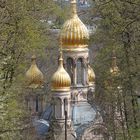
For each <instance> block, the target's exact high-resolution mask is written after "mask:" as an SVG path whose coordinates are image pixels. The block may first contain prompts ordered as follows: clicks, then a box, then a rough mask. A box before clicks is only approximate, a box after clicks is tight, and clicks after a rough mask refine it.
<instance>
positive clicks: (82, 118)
mask: <svg viewBox="0 0 140 140" xmlns="http://www.w3.org/2000/svg"><path fill="white" fill-rule="evenodd" d="M95 116H96V110H95V109H94V108H93V107H92V106H91V105H90V104H89V103H88V102H87V101H81V102H78V103H77V104H75V105H74V106H73V111H72V121H73V125H74V129H75V130H76V129H78V128H79V127H80V126H82V125H86V124H88V123H89V122H93V121H94V119H95Z"/></svg>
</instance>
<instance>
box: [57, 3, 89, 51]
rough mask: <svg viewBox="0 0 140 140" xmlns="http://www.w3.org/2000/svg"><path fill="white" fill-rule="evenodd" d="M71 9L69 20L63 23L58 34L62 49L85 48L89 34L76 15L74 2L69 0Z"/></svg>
mask: <svg viewBox="0 0 140 140" xmlns="http://www.w3.org/2000/svg"><path fill="white" fill-rule="evenodd" d="M71 7H72V15H71V18H70V19H69V20H67V21H66V22H65V23H64V25H63V27H62V30H61V34H60V39H61V41H62V48H63V49H69V50H71V49H72V50H73V49H79V48H86V47H87V41H88V39H89V33H88V29H87V27H86V26H85V25H84V24H83V23H82V21H81V20H80V19H79V17H78V15H77V10H76V0H71Z"/></svg>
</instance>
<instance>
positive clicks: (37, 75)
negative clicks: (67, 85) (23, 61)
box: [25, 55, 44, 88]
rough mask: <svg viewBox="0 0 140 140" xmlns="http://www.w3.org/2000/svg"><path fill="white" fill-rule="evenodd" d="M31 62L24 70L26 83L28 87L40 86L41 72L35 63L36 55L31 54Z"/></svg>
mask: <svg viewBox="0 0 140 140" xmlns="http://www.w3.org/2000/svg"><path fill="white" fill-rule="evenodd" d="M31 59H32V64H31V66H30V68H29V70H28V71H27V72H26V75H25V76H26V85H27V87H29V88H41V87H42V86H43V83H44V78H43V73H42V72H41V71H40V70H39V69H38V67H37V65H36V56H35V55H33V56H32V58H31Z"/></svg>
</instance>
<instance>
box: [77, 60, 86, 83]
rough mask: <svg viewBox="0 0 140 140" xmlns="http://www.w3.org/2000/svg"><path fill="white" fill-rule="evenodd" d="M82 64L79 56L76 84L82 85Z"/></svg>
mask: <svg viewBox="0 0 140 140" xmlns="http://www.w3.org/2000/svg"><path fill="white" fill-rule="evenodd" d="M83 75H84V73H83V64H82V58H79V59H78V60H77V84H78V85H82V84H83Z"/></svg>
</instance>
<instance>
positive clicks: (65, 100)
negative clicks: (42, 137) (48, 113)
mask: <svg viewBox="0 0 140 140" xmlns="http://www.w3.org/2000/svg"><path fill="white" fill-rule="evenodd" d="M70 87H71V78H70V76H69V74H68V73H67V72H66V70H65V69H64V67H63V57H62V50H60V58H59V66H58V69H57V71H56V72H55V73H54V74H53V76H52V81H51V91H52V93H53V123H52V125H53V126H52V127H53V131H54V133H53V134H54V139H55V140H64V139H66V138H67V139H68V140H74V139H75V138H74V135H72V134H73V129H72V125H71V92H70Z"/></svg>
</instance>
